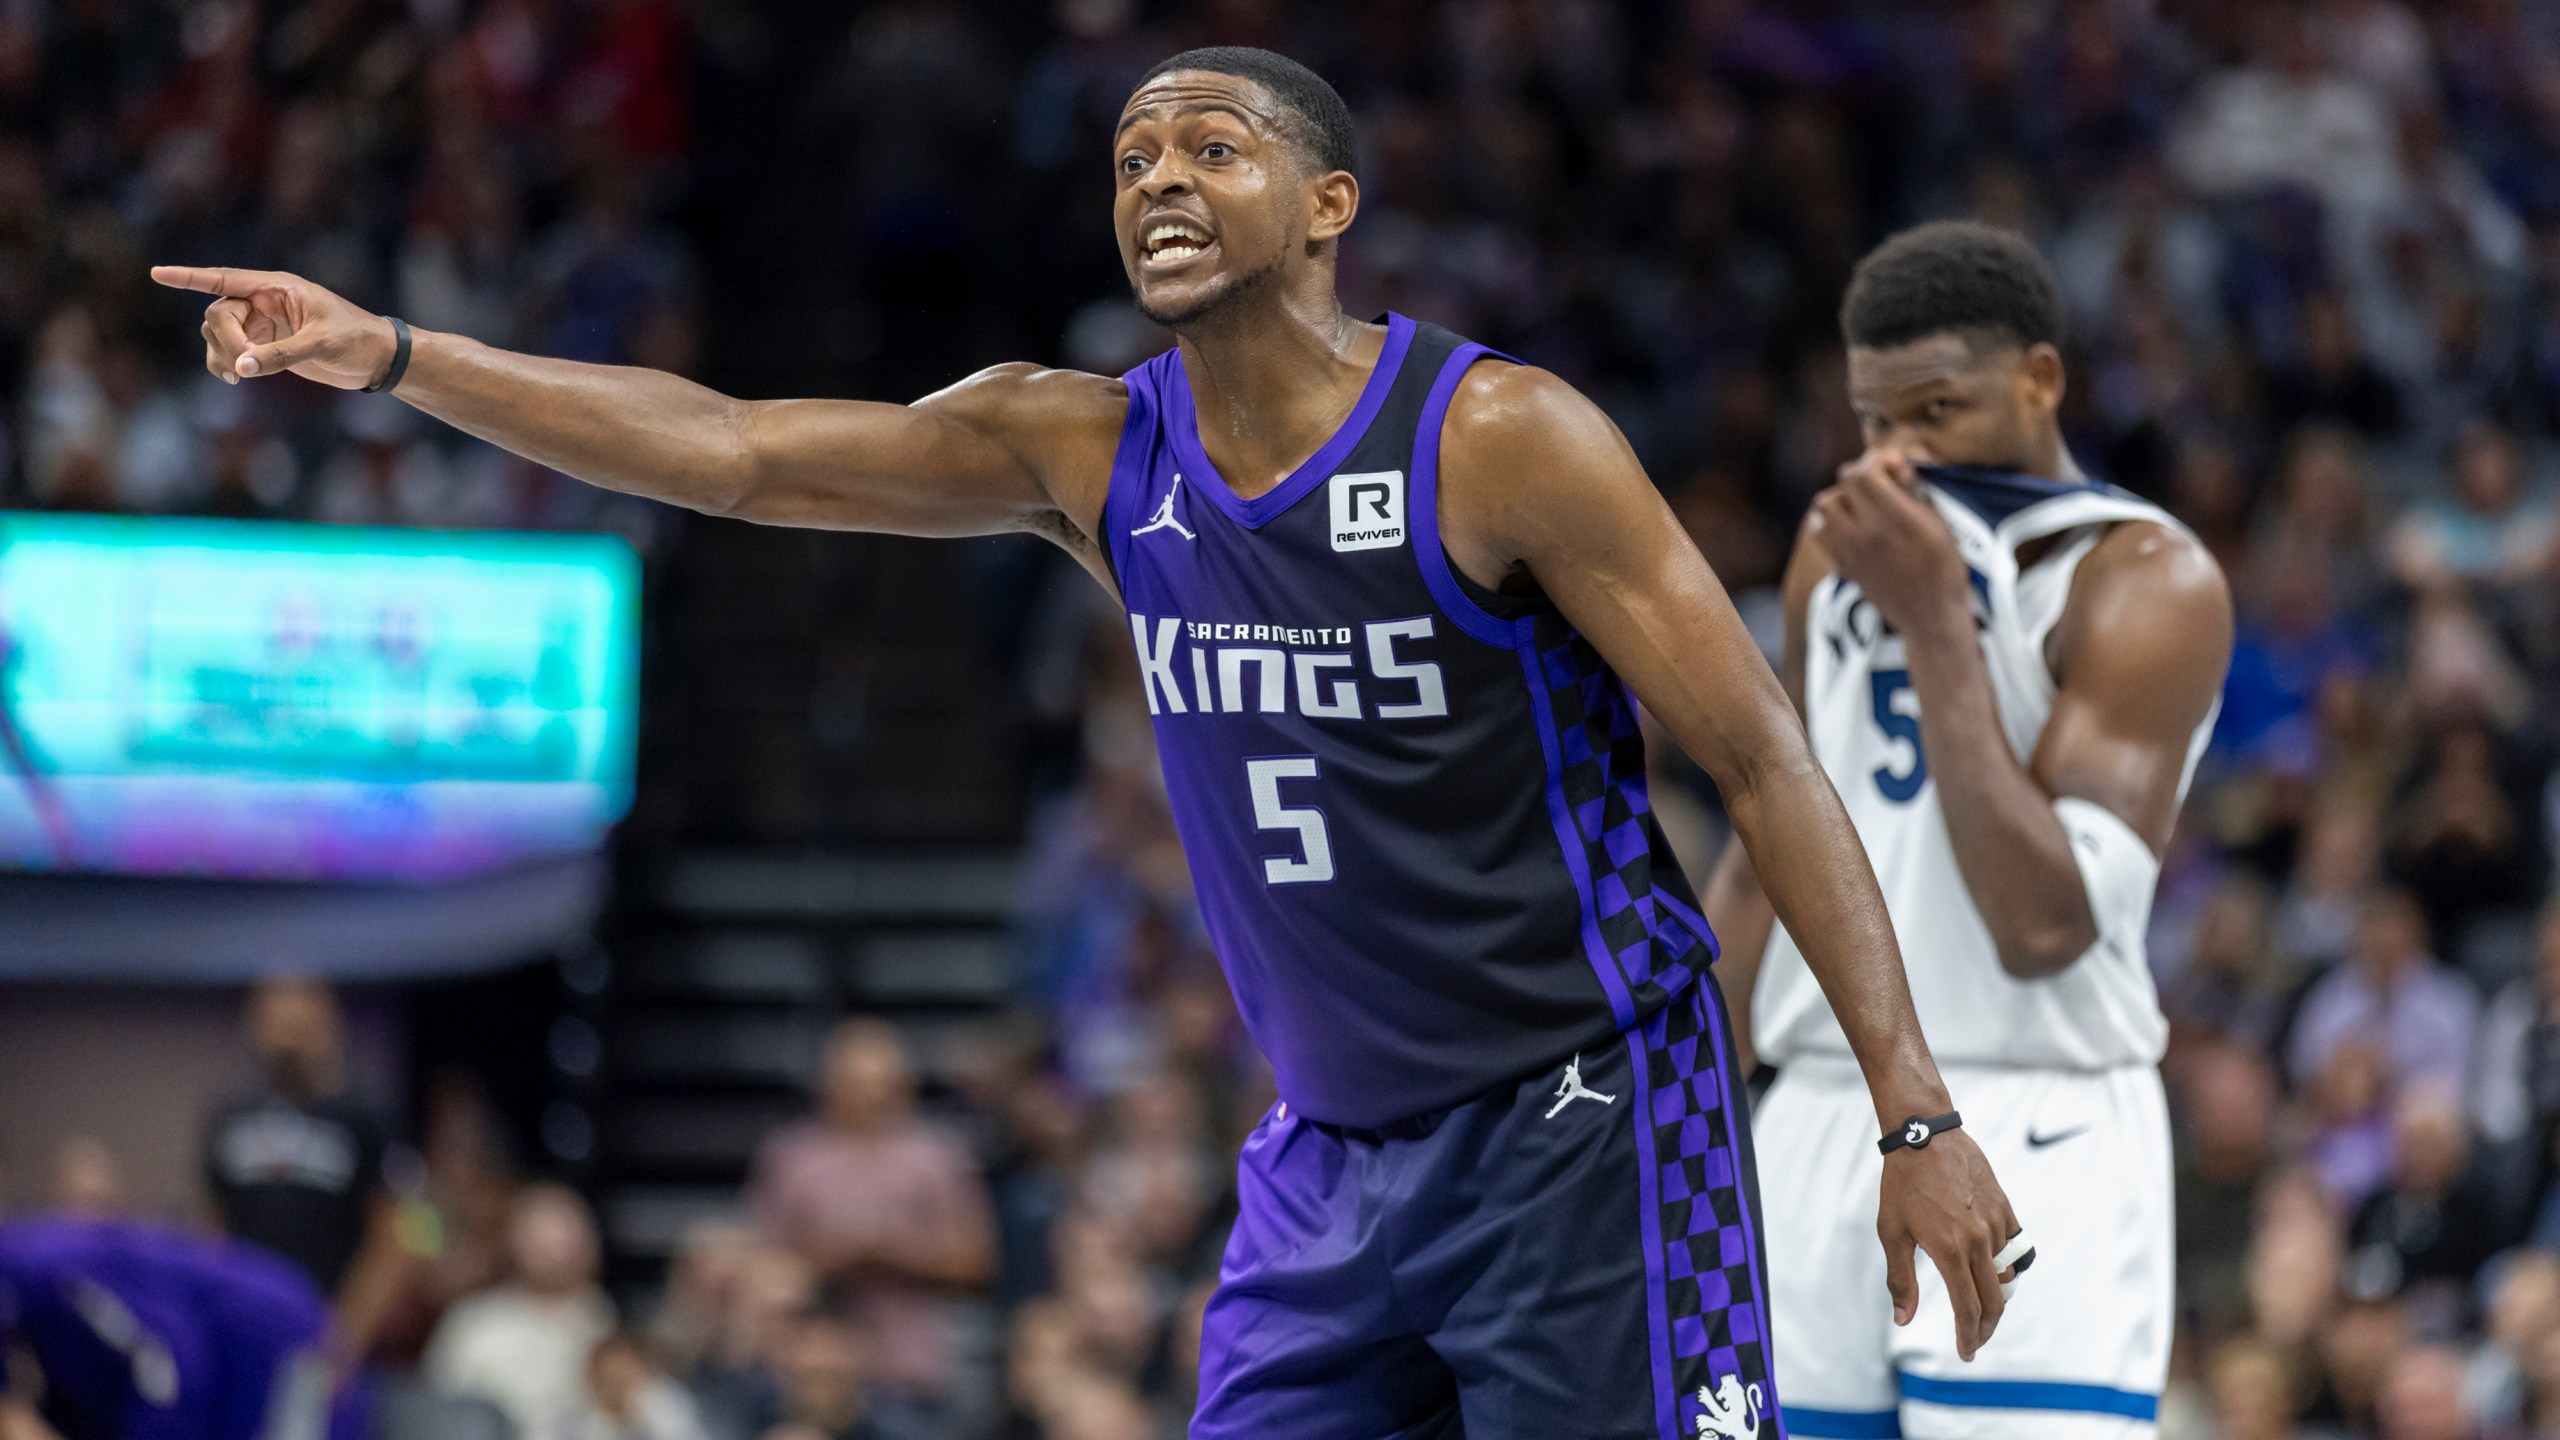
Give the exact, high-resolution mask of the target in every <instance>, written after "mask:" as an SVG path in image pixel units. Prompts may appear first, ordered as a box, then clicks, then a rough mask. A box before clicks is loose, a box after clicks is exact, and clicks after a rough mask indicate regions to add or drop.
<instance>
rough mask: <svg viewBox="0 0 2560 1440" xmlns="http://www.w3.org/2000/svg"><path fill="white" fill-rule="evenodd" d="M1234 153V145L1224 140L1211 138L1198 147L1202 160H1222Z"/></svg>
mask: <svg viewBox="0 0 2560 1440" xmlns="http://www.w3.org/2000/svg"><path fill="white" fill-rule="evenodd" d="M1235 153H1236V147H1234V146H1233V145H1230V144H1228V143H1227V142H1226V141H1224V140H1212V141H1210V142H1209V143H1208V144H1206V145H1203V146H1201V147H1200V158H1201V159H1203V160H1224V159H1226V158H1227V157H1228V156H1230V155H1233V154H1235Z"/></svg>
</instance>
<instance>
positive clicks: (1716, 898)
mask: <svg viewBox="0 0 2560 1440" xmlns="http://www.w3.org/2000/svg"><path fill="white" fill-rule="evenodd" d="M1698 900H1699V904H1700V907H1701V908H1703V909H1704V910H1705V911H1706V916H1707V924H1708V925H1709V926H1710V927H1711V928H1713V929H1714V931H1715V932H1716V939H1717V941H1718V942H1719V945H1720V947H1721V950H1720V953H1719V954H1718V955H1717V957H1716V964H1715V980H1716V986H1717V988H1718V989H1720V990H1721V991H1722V992H1723V993H1724V1008H1725V1014H1726V1017H1727V1018H1728V1019H1729V1020H1730V1022H1731V1025H1732V1030H1733V1050H1734V1063H1736V1064H1737V1065H1739V1066H1741V1067H1742V1073H1744V1074H1745V1075H1748V1074H1750V1073H1751V1071H1752V1070H1753V1069H1754V1068H1756V1067H1757V1066H1758V1064H1759V1060H1760V1054H1759V1049H1758V1047H1757V1046H1756V1045H1754V1044H1753V1039H1752V1034H1751V996H1752V992H1753V991H1754V990H1755V989H1756V988H1757V987H1758V985H1759V982H1760V960H1761V957H1762V956H1763V955H1765V954H1766V953H1767V951H1768V949H1769V932H1770V930H1771V929H1772V928H1774V927H1775V926H1776V925H1777V923H1778V912H1777V911H1776V910H1774V909H1771V908H1770V905H1769V897H1768V895H1767V893H1766V892H1764V891H1762V890H1761V888H1760V877H1759V874H1758V873H1757V872H1756V871H1754V870H1753V869H1752V868H1751V856H1750V855H1749V853H1747V852H1746V851H1745V850H1744V849H1743V846H1742V841H1741V838H1740V837H1739V836H1736V837H1735V838H1733V839H1730V840H1728V841H1726V842H1725V847H1724V853H1723V854H1721V855H1718V856H1717V857H1716V867H1715V869H1714V870H1713V871H1711V872H1709V874H1708V876H1707V888H1706V893H1705V894H1703V895H1701V896H1699V897H1698Z"/></svg>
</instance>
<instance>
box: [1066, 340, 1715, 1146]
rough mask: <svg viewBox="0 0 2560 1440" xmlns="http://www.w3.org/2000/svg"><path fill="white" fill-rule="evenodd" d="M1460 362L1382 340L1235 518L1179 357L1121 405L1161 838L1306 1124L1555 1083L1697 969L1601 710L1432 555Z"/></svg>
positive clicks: (1607, 682)
mask: <svg viewBox="0 0 2560 1440" xmlns="http://www.w3.org/2000/svg"><path fill="white" fill-rule="evenodd" d="M1486 353H1487V352H1486V351H1485V350H1484V348H1483V347H1481V346H1477V345H1470V344H1468V343H1467V342H1465V341H1462V340H1460V339H1459V338H1458V337H1456V336H1455V335H1452V334H1450V333H1448V332H1447V331H1444V330H1441V329H1438V328H1436V327H1433V326H1429V325H1418V324H1416V323H1415V322H1413V321H1411V320H1408V319H1406V318H1404V317H1403V316H1390V317H1388V328H1387V337H1386V341H1385V345H1384V348H1383V349H1382V350H1381V352H1380V354H1379V356H1378V363H1377V368H1376V369H1375V371H1374V372H1373V373H1372V374H1371V376H1370V379H1369V382H1368V386H1367V388H1366V390H1365V391H1364V392H1363V393H1362V395H1361V396H1360V400H1359V403H1358V405H1357V406H1356V407H1355V408H1354V409H1353V411H1352V413H1351V416H1350V418H1349V419H1348V420H1346V421H1345V422H1344V423H1343V426H1342V428H1341V429H1340V431H1338V432H1337V433H1336V434H1335V435H1334V436H1333V438H1332V439H1331V440H1330V441H1329V442H1327V443H1326V444H1325V445H1324V446H1323V448H1321V449H1319V450H1318V451H1317V452H1316V453H1315V455H1314V456H1312V457H1311V458H1309V459H1308V461H1307V462H1306V463H1305V464H1304V465H1302V466H1300V467H1299V468H1298V469H1297V471H1296V472H1295V473H1293V474H1291V475H1290V476H1289V477H1288V478H1287V479H1285V480H1283V481H1282V482H1281V483H1280V484H1279V485H1278V486H1277V487H1276V488H1274V489H1273V490H1271V491H1270V492H1268V493H1267V494H1263V495H1259V496H1256V497H1254V498H1253V499H1250V500H1246V499H1240V498H1238V497H1237V495H1236V493H1235V492H1234V491H1233V490H1232V489H1230V488H1229V486H1228V485H1227V483H1226V481H1225V480H1223V479H1222V478H1220V477H1219V475H1218V473H1217V471H1216V470H1215V469H1214V468H1212V466H1211V465H1210V462H1209V459H1208V457H1207V456H1206V455H1205V454H1204V453H1203V452H1202V450H1201V446H1200V442H1199V438H1198V431H1197V428H1196V426H1195V422H1194V417H1193V413H1192V401H1191V389H1190V384H1189V381H1188V380H1187V378H1186V377H1185V376H1184V374H1183V368H1182V359H1181V355H1180V353H1179V352H1178V351H1169V352H1167V353H1166V354H1163V355H1160V356H1158V357H1157V358H1156V359H1154V360H1152V361H1149V362H1148V363H1147V364H1145V365H1143V366H1140V367H1139V368H1138V369H1136V370H1134V371H1131V372H1130V373H1129V375H1128V376H1127V384H1128V387H1129V418H1128V423H1127V428H1126V429H1125V431H1124V432H1123V435H1122V438H1121V444H1120V450H1119V455H1118V459H1117V462H1116V464H1115V467H1114V469H1113V473H1112V479H1111V489H1110V495H1109V498H1108V500H1107V502H1106V504H1105V509H1104V515H1103V520H1104V524H1105V526H1106V527H1107V531H1108V534H1109V537H1110V556H1111V563H1112V568H1113V570H1114V572H1115V575H1116V577H1117V579H1118V581H1119V585H1120V593H1121V596H1122V598H1123V600H1124V601H1125V602H1126V604H1127V606H1128V610H1129V625H1130V634H1131V638H1132V640H1133V642H1134V643H1135V644H1136V646H1137V654H1138V663H1139V669H1140V673H1141V675H1142V678H1143V680H1144V683H1145V686H1146V694H1147V708H1148V711H1149V713H1150V714H1151V715H1152V716H1153V717H1154V724H1155V728H1156V737H1157V741H1158V745H1159V748H1160V749H1161V751H1162V755H1163V764H1164V773H1165V783H1166V786H1167V788H1168V790H1169V791H1170V793H1171V798H1172V804H1173V813H1174V818H1175V821H1176V823H1177V825H1178V826H1179V828H1180V830H1181V833H1182V840H1183V845H1184V849H1185V850H1186V852H1187V853H1188V854H1189V855H1190V857H1191V861H1192V867H1193V876H1192V878H1193V881H1194V883H1195V885H1196V886H1197V887H1198V890H1199V896H1200V904H1201V908H1202V910H1203V912H1204V914H1205V916H1206V919H1207V922H1208V927H1209V932H1210V936H1211V939H1212V940H1213V941H1214V942H1215V944H1216V946H1217V950H1218V954H1219V957H1220V959H1221V960H1222V961H1223V963H1224V964H1225V966H1226V969H1227V973H1228V976H1229V979H1230V981H1231V982H1232V984H1233V985H1234V988H1235V992H1236V999H1237V1002H1238V1004H1239V1006H1240V1007H1241V1009H1242V1012H1243V1015H1244V1019H1245V1023H1246V1026H1247V1028H1248V1029H1249V1030H1250V1031H1251V1032H1252V1034H1253V1037H1254V1039H1255V1040H1256V1041H1257V1042H1259V1043H1260V1045H1261V1046H1262V1049H1263V1052H1264V1053H1265V1054H1266V1055H1268V1056H1269V1057H1270V1059H1271V1062H1272V1065H1273V1067H1274V1068H1275V1070H1276V1071H1277V1073H1278V1078H1279V1082H1280V1093H1281V1095H1282V1097H1283V1098H1284V1099H1286V1100H1287V1101H1288V1102H1289V1103H1290V1105H1292V1106H1293V1107H1295V1108H1297V1109H1299V1110H1300V1111H1302V1112H1304V1113H1305V1114H1307V1115H1308V1116H1310V1117H1313V1118H1316V1119H1319V1120H1324V1121H1329V1122H1334V1123H1339V1124H1345V1125H1358V1126H1374V1125H1380V1124H1384V1123H1387V1122H1389V1121H1393V1120H1397V1119H1400V1118H1403V1117H1408V1116H1412V1115H1415V1114H1419V1113H1421V1112H1424V1111H1427V1110H1431V1109H1434V1108H1437V1107H1441V1106H1445V1105H1449V1104H1452V1103H1454V1102H1456V1101H1459V1100H1462V1099H1465V1098H1466V1097H1468V1096H1471V1095H1474V1094H1477V1093H1479V1092H1481V1091H1483V1090H1485V1089H1486V1088H1488V1087H1490V1086H1492V1085H1494V1084H1496V1083H1497V1082H1500V1081H1504V1080H1509V1079H1515V1078H1517V1077H1519V1076H1522V1075H1526V1074H1529V1073H1530V1072H1533V1071H1537V1070H1540V1069H1541V1068H1543V1067H1546V1066H1549V1065H1551V1064H1556V1063H1560V1062H1562V1061H1563V1060H1564V1059H1565V1058H1566V1057H1567V1056H1569V1055H1571V1054H1573V1053H1574V1052H1575V1051H1576V1050H1577V1049H1578V1048H1582V1047H1587V1046H1590V1045H1593V1044H1595V1043H1598V1042H1599V1041H1601V1040H1603V1039H1607V1038H1610V1037H1614V1036H1615V1035H1616V1034H1617V1033H1618V1032H1620V1031H1622V1030H1625V1029H1627V1028H1629V1027H1631V1026H1633V1025H1635V1024H1636V1023H1637V1022H1638V1021H1640V1020H1641V1019H1643V1018H1644V1017H1645V1016H1647V1015H1649V1014H1651V1013H1653V1012H1654V1011H1656V1010H1659V1009H1660V1008H1661V1007H1662V1006H1663V1005H1665V1004H1666V1003H1668V1002H1669V1000H1670V999H1671V998H1672V997H1673V996H1675V995H1677V994H1679V993H1680V992H1682V991H1683V990H1685V989H1687V988H1688V987H1690V986H1692V985H1694V984H1695V983H1696V982H1697V980H1698V977H1699V976H1700V975H1701V974H1703V973H1704V971H1705V969H1706V966H1707V963H1708V961H1709V960H1710V958H1711V955H1712V941H1711V940H1710V939H1709V938H1708V934H1707V928H1706V924H1705V922H1704V921H1703V920H1702V919H1700V918H1699V916H1698V913H1697V907H1696V904H1695V902H1694V900H1693V899H1692V898H1691V895H1690V891H1689V889H1688V886H1687V884H1686V883H1685V882H1684V881H1683V880H1682V879H1681V877H1680V873H1679V871H1678V869H1677V868H1676V867H1675V866H1674V865H1673V864H1672V862H1671V861H1670V859H1669V851H1668V849H1667V847H1666V846H1665V845H1664V843H1663V839H1662V835H1661V832H1660V830H1659V829H1658V828H1657V826H1656V825H1655V823H1654V821H1653V818H1652V815H1651V813H1650V810H1649V808H1648V806H1647V803H1646V798H1645V788H1644V754H1643V747H1642V742H1641V741H1640V740H1639V738H1638V736H1637V727H1636V717H1635V706H1634V704H1633V702H1632V701H1631V700H1630V698H1629V697H1628V695H1627V693H1626V691H1625V689H1624V688H1623V687H1622V686H1621V685H1620V684H1619V683H1618V680H1617V678H1616V677H1615V676H1614V675H1612V674H1611V673H1609V671H1608V670H1607V669H1606V668H1605V667H1604V666H1603V665H1602V664H1601V662H1600V658H1599V656H1598V655H1597V654H1596V653H1595V652H1594V651H1593V650H1592V648H1591V646H1590V645H1589V644H1587V643H1585V642H1584V641H1583V639H1582V638H1581V637H1580V636H1579V635H1578V634H1576V633H1575V632H1574V631H1573V630H1572V628H1571V627H1570V626H1568V625H1567V624H1566V623H1565V622H1564V621H1563V620H1562V618H1561V617H1559V616H1558V615H1557V614H1556V613H1555V611H1554V609H1553V608H1552V607H1551V606H1548V605H1545V604H1543V603H1538V602H1532V601H1525V600H1521V599H1516V598H1512V597H1505V596H1499V595H1495V594H1492V593H1490V592H1487V591H1485V590H1483V589H1482V588H1481V587H1479V586H1476V585H1475V584H1473V583H1472V582H1471V581H1469V580H1467V579H1466V578H1465V577H1463V576H1461V575H1459V574H1458V573H1456V571H1455V570H1453V568H1452V567H1451V566H1450V564H1449V563H1448V560H1447V558H1446V556H1445V554H1444V552H1443V551H1442V549H1441V545H1440V531H1439V518H1438V508H1437V501H1438V479H1439V451H1440V427H1441V422H1442V419H1443V418H1444V416H1445V415H1446V414H1447V411H1448V407H1449V402H1450V397H1451V396H1452V394H1453V393H1454V392H1455V391H1456V389H1457V385H1458V380H1459V378H1460V376H1461V375H1462V374H1463V373H1464V372H1465V370H1466V368H1467V366H1468V365H1470V364H1471V363H1473V362H1474V361H1475V360H1476V359H1478V358H1480V357H1482V356H1484V355H1485V354H1486Z"/></svg>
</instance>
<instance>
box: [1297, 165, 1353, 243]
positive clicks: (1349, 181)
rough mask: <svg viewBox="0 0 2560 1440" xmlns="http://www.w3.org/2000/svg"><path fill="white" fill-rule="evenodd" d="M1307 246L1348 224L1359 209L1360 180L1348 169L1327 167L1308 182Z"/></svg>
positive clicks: (1348, 227) (1340, 231)
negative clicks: (1354, 177)
mask: <svg viewBox="0 0 2560 1440" xmlns="http://www.w3.org/2000/svg"><path fill="white" fill-rule="evenodd" d="M1307 208H1308V212H1309V213H1308V216H1307V222H1308V223H1307V246H1308V248H1309V249H1311V250H1312V249H1315V248H1317V247H1319V246H1322V245H1324V244H1326V243H1327V242H1329V241H1331V240H1333V239H1334V238H1335V237H1337V236H1339V235H1340V234H1341V233H1342V232H1343V231H1345V230H1348V229H1350V228H1351V221H1352V220H1353V218H1354V217H1356V216H1357V215H1359V213H1360V182H1359V181H1357V180H1355V179H1353V178H1351V172H1350V171H1348V170H1328V171H1326V172H1325V173H1323V174H1321V175H1318V176H1316V177H1315V178H1314V179H1312V180H1310V181H1308V182H1307Z"/></svg>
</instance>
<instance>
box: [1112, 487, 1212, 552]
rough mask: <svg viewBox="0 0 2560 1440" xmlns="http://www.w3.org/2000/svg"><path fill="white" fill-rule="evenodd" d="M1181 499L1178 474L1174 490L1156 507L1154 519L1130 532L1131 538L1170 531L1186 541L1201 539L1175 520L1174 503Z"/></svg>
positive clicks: (1167, 493)
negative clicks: (1160, 531)
mask: <svg viewBox="0 0 2560 1440" xmlns="http://www.w3.org/2000/svg"><path fill="white" fill-rule="evenodd" d="M1181 498H1182V477H1181V476H1180V475H1179V474H1177V475H1175V476H1174V477H1173V488H1172V489H1170V490H1167V491H1166V492H1164V503H1163V504H1161V505H1159V506H1157V507H1156V513H1155V516H1154V518H1152V519H1150V520H1149V521H1147V523H1146V524H1144V525H1141V526H1139V527H1138V528H1137V529H1135V530H1132V531H1130V532H1129V536H1130V538H1131V539H1135V538H1137V537H1138V536H1140V535H1153V534H1154V533H1156V532H1157V531H1159V530H1170V531H1172V532H1173V533H1174V534H1176V535H1179V536H1181V537H1182V538H1183V539H1185V540H1197V539H1199V538H1200V537H1199V536H1197V535H1194V534H1192V533H1191V531H1190V529H1189V528H1188V527H1186V526H1185V525H1184V524H1183V523H1182V522H1181V521H1180V520H1177V519H1175V518H1174V515H1173V502H1174V501H1176V500H1179V499H1181Z"/></svg>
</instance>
